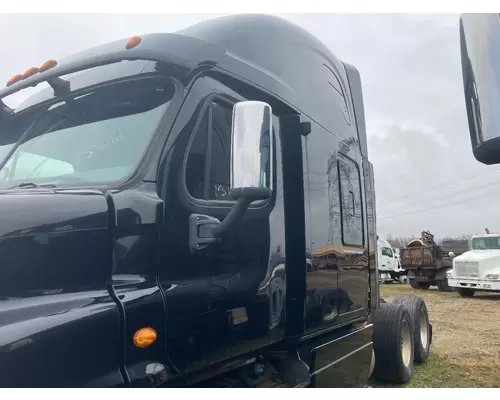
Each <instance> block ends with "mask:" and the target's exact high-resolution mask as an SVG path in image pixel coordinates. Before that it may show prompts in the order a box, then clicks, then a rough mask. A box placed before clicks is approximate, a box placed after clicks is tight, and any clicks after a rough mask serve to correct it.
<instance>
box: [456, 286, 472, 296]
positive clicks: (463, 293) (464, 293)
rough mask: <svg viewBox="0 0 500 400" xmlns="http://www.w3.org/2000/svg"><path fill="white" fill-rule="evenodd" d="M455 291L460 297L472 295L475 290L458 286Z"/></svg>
mask: <svg viewBox="0 0 500 400" xmlns="http://www.w3.org/2000/svg"><path fill="white" fill-rule="evenodd" d="M457 292H458V294H459V295H460V296H461V297H472V296H474V294H475V293H476V290H475V289H470V288H458V289H457Z"/></svg>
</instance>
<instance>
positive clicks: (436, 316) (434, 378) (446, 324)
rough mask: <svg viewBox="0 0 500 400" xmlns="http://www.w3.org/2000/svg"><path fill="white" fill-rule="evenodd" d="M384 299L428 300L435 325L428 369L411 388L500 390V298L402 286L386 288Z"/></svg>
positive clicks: (415, 376)
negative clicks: (407, 296)
mask: <svg viewBox="0 0 500 400" xmlns="http://www.w3.org/2000/svg"><path fill="white" fill-rule="evenodd" d="M381 293H382V297H383V298H384V299H386V300H388V301H390V300H391V297H394V296H396V295H399V294H415V295H417V296H420V297H422V298H423V299H424V300H425V302H426V305H427V310H428V312H429V318H430V321H431V323H432V325H433V342H432V345H431V355H430V357H429V360H428V363H427V364H425V365H422V366H416V368H415V371H414V374H413V376H412V379H411V381H410V382H409V384H408V385H406V386H407V387H500V379H499V378H498V371H499V370H500V294H487V293H476V294H475V296H474V297H473V298H470V299H466V298H462V297H460V296H459V295H458V293H456V292H451V293H446V292H439V291H437V290H436V289H435V288H431V289H429V290H414V289H412V288H411V287H410V286H408V285H401V284H397V283H394V284H383V285H381ZM375 386H387V385H382V384H380V385H379V384H376V385H375Z"/></svg>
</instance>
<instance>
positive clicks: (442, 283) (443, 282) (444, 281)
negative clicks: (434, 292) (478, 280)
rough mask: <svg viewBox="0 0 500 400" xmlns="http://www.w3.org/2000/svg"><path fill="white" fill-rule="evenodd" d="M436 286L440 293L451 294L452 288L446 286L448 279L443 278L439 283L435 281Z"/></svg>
mask: <svg viewBox="0 0 500 400" xmlns="http://www.w3.org/2000/svg"><path fill="white" fill-rule="evenodd" d="M436 286H437V287H438V289H439V290H440V291H441V292H452V291H453V290H452V288H451V287H450V285H449V284H448V279H447V278H444V279H441V280H439V281H436Z"/></svg>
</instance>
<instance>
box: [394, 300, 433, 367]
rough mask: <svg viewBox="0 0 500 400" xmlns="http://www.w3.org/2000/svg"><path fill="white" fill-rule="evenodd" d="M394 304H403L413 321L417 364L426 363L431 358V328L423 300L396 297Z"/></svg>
mask: <svg viewBox="0 0 500 400" xmlns="http://www.w3.org/2000/svg"><path fill="white" fill-rule="evenodd" d="M394 303H396V304H403V305H404V306H405V307H406V308H407V309H408V311H409V313H410V315H411V317H412V319H413V326H414V328H415V329H414V330H413V337H414V342H415V362H416V363H419V364H421V363H425V362H426V361H427V358H428V357H429V348H430V345H431V328H430V324H429V314H428V312H427V306H426V305H425V302H424V300H423V299H421V298H420V297H417V296H396V297H395V298H394Z"/></svg>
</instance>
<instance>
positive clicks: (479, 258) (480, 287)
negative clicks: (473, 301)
mask: <svg viewBox="0 0 500 400" xmlns="http://www.w3.org/2000/svg"><path fill="white" fill-rule="evenodd" d="M447 278H448V284H449V286H450V287H452V288H453V289H455V290H456V291H457V292H458V294H459V295H460V296H462V297H472V296H474V294H475V293H476V291H488V292H500V233H489V232H488V233H484V234H479V235H473V236H472V237H471V239H470V244H469V251H466V252H465V253H463V254H461V255H459V256H457V257H455V258H454V259H453V269H452V270H450V271H448V272H447Z"/></svg>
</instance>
